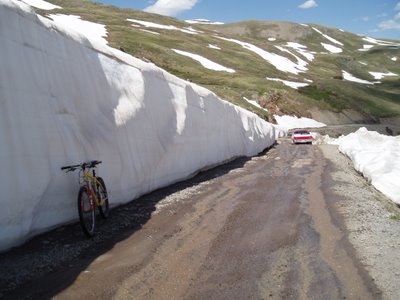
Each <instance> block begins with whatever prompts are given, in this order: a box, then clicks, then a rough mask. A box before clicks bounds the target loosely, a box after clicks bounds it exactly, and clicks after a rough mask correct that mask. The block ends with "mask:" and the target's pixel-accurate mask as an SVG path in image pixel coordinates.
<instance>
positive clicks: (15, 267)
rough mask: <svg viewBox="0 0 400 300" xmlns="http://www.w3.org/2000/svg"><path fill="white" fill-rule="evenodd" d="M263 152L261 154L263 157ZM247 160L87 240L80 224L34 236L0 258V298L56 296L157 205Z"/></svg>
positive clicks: (130, 210) (143, 204)
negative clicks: (44, 284) (44, 283)
mask: <svg viewBox="0 0 400 300" xmlns="http://www.w3.org/2000/svg"><path fill="white" fill-rule="evenodd" d="M267 151H268V150H265V151H264V152H262V153H260V154H259V155H265V153H266V152H267ZM250 159H251V158H247V157H241V158H237V159H235V160H233V161H231V162H229V163H226V164H224V165H220V166H217V167H214V168H212V169H209V170H206V171H203V172H200V173H199V174H197V175H196V176H194V177H193V178H191V179H188V180H185V181H181V182H178V183H176V184H173V185H171V186H168V187H165V188H161V189H158V190H156V191H154V192H151V193H149V194H146V195H144V196H142V197H140V198H138V199H135V200H134V201H131V202H129V203H128V204H125V205H121V206H119V207H116V208H114V209H112V211H111V214H110V217H109V218H108V219H107V220H101V219H100V218H98V221H99V227H98V232H97V235H96V236H95V237H94V238H91V239H87V238H86V236H85V235H84V234H83V232H82V230H81V228H80V224H79V223H74V224H69V225H65V226H62V227H58V228H56V229H54V230H52V231H50V232H47V233H44V234H41V235H39V236H36V237H34V238H33V239H31V240H30V241H28V242H27V243H25V244H24V245H22V246H20V247H17V248H13V249H11V250H10V251H8V252H6V253H3V254H0V265H1V269H0V298H2V299H21V298H22V299H24V298H25V299H26V298H28V299H30V298H35V299H37V298H51V297H53V296H55V295H57V294H58V293H60V292H61V291H63V290H64V289H65V288H67V287H68V286H70V285H71V284H72V283H73V282H74V281H75V280H76V278H77V277H78V276H79V274H80V273H81V272H83V271H84V270H85V269H86V268H87V267H88V266H89V265H90V264H91V263H92V262H93V261H94V260H95V259H96V258H98V257H99V256H101V255H102V254H104V253H106V252H107V251H109V250H110V249H112V248H113V247H114V246H115V245H116V244H117V243H119V242H120V241H123V240H125V239H127V238H128V237H130V236H132V235H133V234H134V233H135V232H136V231H138V230H140V229H141V228H142V227H143V226H144V225H145V224H146V223H147V221H148V220H149V219H150V218H151V215H152V213H153V212H154V211H155V210H156V205H157V203H159V202H160V201H161V200H163V199H165V198H166V197H168V196H170V195H172V194H174V193H177V192H180V191H183V190H185V189H187V188H190V187H194V186H196V185H199V184H201V183H202V182H206V181H209V180H212V179H214V178H217V177H220V176H223V175H224V174H227V173H228V172H230V171H232V170H235V169H238V168H242V167H243V166H244V164H245V163H246V162H247V161H249V160H250ZM111 201H112V199H111ZM43 282H48V283H49V284H46V286H43V284H40V283H43Z"/></svg>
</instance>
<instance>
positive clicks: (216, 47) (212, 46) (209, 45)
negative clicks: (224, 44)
mask: <svg viewBox="0 0 400 300" xmlns="http://www.w3.org/2000/svg"><path fill="white" fill-rule="evenodd" d="M207 47H208V48H210V49H215V50H221V48H220V47H218V46H217V45H213V44H208V46H207Z"/></svg>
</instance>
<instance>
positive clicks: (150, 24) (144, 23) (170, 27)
mask: <svg viewBox="0 0 400 300" xmlns="http://www.w3.org/2000/svg"><path fill="white" fill-rule="evenodd" d="M126 20H127V21H129V22H132V23H136V24H139V25H142V26H144V27H147V28H156V29H165V30H177V31H181V32H184V33H189V34H199V33H200V32H201V31H198V30H195V29H193V28H191V27H188V28H178V27H176V26H173V25H162V24H158V23H154V22H149V21H141V20H136V19H126Z"/></svg>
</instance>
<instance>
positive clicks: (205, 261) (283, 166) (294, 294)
mask: <svg viewBox="0 0 400 300" xmlns="http://www.w3.org/2000/svg"><path fill="white" fill-rule="evenodd" d="M111 213H112V214H111V217H110V219H108V220H106V221H101V222H100V227H99V232H98V235H97V236H96V237H95V238H92V239H86V238H85V236H84V235H83V233H82V232H81V230H80V228H79V224H71V225H67V226H63V227H60V228H58V229H55V230H54V231H52V232H49V233H46V234H43V235H41V236H38V237H36V238H34V239H32V240H31V241H29V242H28V243H26V244H25V245H23V246H21V247H19V248H15V249H12V250H11V251H9V252H7V253H3V254H1V255H0V265H1V269H0V298H4V299H47V298H55V299H400V289H398V287H399V286H400V254H399V250H400V221H399V220H400V209H399V208H398V207H397V206H396V205H394V204H392V203H391V202H390V201H389V200H387V199H386V198H385V197H384V196H383V195H382V194H380V193H379V192H377V191H376V190H375V189H374V188H373V187H371V186H370V185H369V184H368V183H367V182H366V181H365V179H364V178H363V177H362V176H360V175H359V174H358V173H356V172H355V171H354V170H353V168H352V166H351V165H350V162H349V160H348V159H347V158H346V157H344V156H343V155H342V154H340V153H339V152H338V151H337V148H336V146H331V145H291V144H290V142H289V140H287V139H282V140H280V141H279V142H278V144H277V145H276V146H275V147H273V148H271V149H270V150H268V151H266V152H264V153H261V154H260V155H259V156H256V157H253V158H239V159H237V160H235V161H232V162H230V163H228V164H225V165H223V166H219V167H216V168H214V169H211V170H208V171H205V172H202V173H200V174H198V175H197V176H195V177H194V178H192V179H191V180H187V181H185V182H181V183H177V184H175V185H172V186H169V187H167V188H164V189H160V190H158V191H155V192H153V193H151V194H149V195H145V196H143V197H141V198H140V199H137V200H135V201H133V202H132V203H129V204H127V205H124V206H121V207H118V208H115V209H113V210H112V212H111Z"/></svg>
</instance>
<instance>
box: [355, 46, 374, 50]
mask: <svg viewBox="0 0 400 300" xmlns="http://www.w3.org/2000/svg"><path fill="white" fill-rule="evenodd" d="M373 47H374V45H363V47H362V48H361V49H358V51H364V52H365V51H369V50H370V49H372V48H373Z"/></svg>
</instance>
